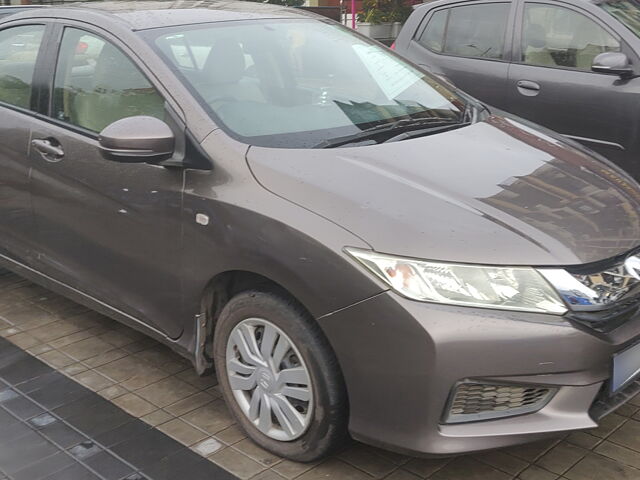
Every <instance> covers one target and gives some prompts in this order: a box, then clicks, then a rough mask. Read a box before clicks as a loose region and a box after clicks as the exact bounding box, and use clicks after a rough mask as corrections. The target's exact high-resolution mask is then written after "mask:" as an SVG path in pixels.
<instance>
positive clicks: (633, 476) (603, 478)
mask: <svg viewBox="0 0 640 480" xmlns="http://www.w3.org/2000/svg"><path fill="white" fill-rule="evenodd" d="M565 477H567V478H568V479H569V480H638V479H639V478H640V470H637V469H635V468H633V467H629V466H626V465H622V464H620V463H617V462H615V461H613V460H611V459H609V458H606V457H603V456H601V455H598V454H595V453H590V454H589V455H587V456H586V457H585V458H583V459H582V460H581V461H580V462H578V463H577V464H576V465H575V466H574V467H573V468H572V469H571V470H569V471H568V472H567V473H566V474H565Z"/></svg>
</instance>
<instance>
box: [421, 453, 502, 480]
mask: <svg viewBox="0 0 640 480" xmlns="http://www.w3.org/2000/svg"><path fill="white" fill-rule="evenodd" d="M433 478H434V479H438V480H508V479H511V475H508V474H506V473H504V472H501V471H500V470H497V469H495V468H493V467H491V466H489V465H486V464H484V463H482V462H479V461H478V460H475V459H473V458H471V457H457V458H454V459H453V460H452V461H450V462H449V463H447V464H446V465H445V466H444V467H443V468H441V469H440V470H438V471H437V472H436V473H435V474H434V475H433Z"/></svg>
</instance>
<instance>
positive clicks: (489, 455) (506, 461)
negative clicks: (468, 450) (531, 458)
mask: <svg viewBox="0 0 640 480" xmlns="http://www.w3.org/2000/svg"><path fill="white" fill-rule="evenodd" d="M474 458H475V459H476V460H480V461H481V462H483V463H486V464H488V465H491V466H492V467H495V468H497V469H498V470H502V471H503V472H506V473H510V474H511V475H516V474H518V473H520V472H521V471H522V470H524V469H525V468H526V467H527V465H528V463H527V462H525V461H524V460H521V459H519V458H517V457H514V456H513V455H508V454H506V453H504V452H502V451H500V450H490V451H488V452H484V453H479V454H476V455H474Z"/></svg>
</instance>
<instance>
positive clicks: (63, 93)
mask: <svg viewBox="0 0 640 480" xmlns="http://www.w3.org/2000/svg"><path fill="white" fill-rule="evenodd" d="M51 104H52V110H51V117H52V118H51V119H50V120H42V121H40V122H38V123H37V124H36V125H34V127H33V130H32V133H31V153H30V156H31V160H32V162H33V175H32V189H33V208H34V214H35V219H36V224H37V227H38V231H39V239H40V240H39V246H40V251H39V252H38V253H39V266H40V269H41V270H42V271H43V272H44V273H46V274H48V275H50V276H51V277H53V278H55V279H57V280H59V281H61V282H63V283H65V284H68V285H70V286H72V287H74V288H76V289H78V290H80V291H81V292H83V293H87V294H89V295H91V296H93V297H95V298H97V299H98V300H100V301H102V302H104V303H106V304H108V305H109V306H111V307H114V308H116V309H118V310H120V311H121V312H124V313H125V314H128V315H129V316H132V317H135V318H136V319H138V320H142V321H144V322H146V323H148V324H152V325H154V326H155V327H157V329H158V330H161V331H162V332H164V333H166V334H167V335H169V336H170V337H172V338H175V337H177V336H179V335H180V333H181V331H182V324H181V322H180V313H179V312H180V298H181V296H180V274H181V272H180V251H181V222H180V215H181V202H182V182H183V171H182V170H180V169H175V168H174V169H169V168H164V167H161V166H157V165H149V164H144V163H142V164H140V163H136V164H127V163H116V162H112V161H107V160H105V159H103V158H102V156H101V155H100V153H99V150H98V142H97V133H98V132H100V131H101V130H102V129H103V128H104V127H106V126H107V125H109V124H111V123H112V122H114V121H116V120H119V119H121V118H125V117H131V116H136V115H148V116H154V117H159V118H164V117H165V106H164V100H163V98H162V97H161V95H160V94H159V93H158V91H157V90H156V89H155V88H154V87H153V85H152V84H151V83H150V82H149V80H148V79H147V78H146V77H145V76H144V75H143V74H142V73H141V71H140V70H139V69H138V68H137V67H136V65H135V64H134V63H133V62H132V61H131V60H130V58H129V57H127V56H126V55H125V54H124V53H123V51H122V50H121V49H120V48H118V47H116V46H115V45H114V44H112V43H111V42H109V41H106V40H105V39H104V38H101V37H100V36H97V35H94V34H91V33H87V32H85V31H83V30H78V29H75V28H66V29H65V30H64V35H63V39H62V42H61V46H60V53H59V57H58V63H57V65H56V68H55V80H54V91H53V95H52V101H51Z"/></svg>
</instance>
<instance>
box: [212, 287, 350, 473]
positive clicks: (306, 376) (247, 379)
mask: <svg viewBox="0 0 640 480" xmlns="http://www.w3.org/2000/svg"><path fill="white" fill-rule="evenodd" d="M214 355H215V363H216V373H217V376H218V380H219V381H220V386H221V389H222V393H223V395H224V397H225V400H226V402H227V405H228V406H229V409H230V410H231V412H232V413H233V415H234V416H235V418H236V420H237V421H238V423H239V424H240V425H242V427H243V428H244V430H245V431H246V432H247V434H248V435H249V437H251V438H252V439H253V440H254V441H255V442H256V443H258V444H259V445H260V446H262V447H263V448H265V449H267V450H269V451H270V452H273V453H275V454H276V455H279V456H282V457H286V458H289V459H291V460H296V461H300V462H311V461H314V460H317V459H319V458H321V457H323V456H326V455H327V454H329V453H330V452H331V451H333V450H334V449H336V448H338V447H339V446H340V445H341V444H342V442H343V441H344V439H345V438H346V431H347V416H348V406H347V400H346V393H345V388H344V383H343V379H342V375H341V373H340V369H339V368H338V364H337V360H336V358H335V355H334V353H333V351H332V350H331V347H330V346H329V343H328V341H327V340H326V338H325V336H324V334H323V333H322V331H321V329H320V327H319V326H318V325H317V323H315V321H314V320H313V319H312V318H311V317H310V316H309V314H308V313H307V312H306V311H305V310H304V309H303V308H302V307H301V306H299V305H297V304H296V303H295V302H294V301H291V300H288V299H287V298H286V297H285V296H284V295H279V294H276V293H270V292H258V291H251V292H245V293H241V294H238V295H236V296H235V297H233V298H232V299H231V300H230V301H229V303H228V304H227V305H226V306H225V307H224V309H223V310H222V312H221V314H220V316H219V318H218V321H217V324H216V329H215V336H214Z"/></svg>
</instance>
